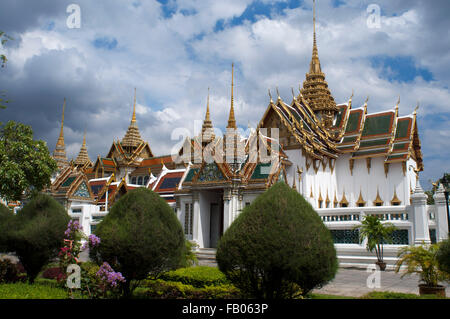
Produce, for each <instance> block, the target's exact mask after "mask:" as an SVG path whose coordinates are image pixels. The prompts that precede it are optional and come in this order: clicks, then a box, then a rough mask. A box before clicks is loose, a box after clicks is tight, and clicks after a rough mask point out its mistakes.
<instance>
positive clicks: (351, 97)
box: [350, 89, 355, 102]
mask: <svg viewBox="0 0 450 319" xmlns="http://www.w3.org/2000/svg"><path fill="white" fill-rule="evenodd" d="M354 96H355V90H354V89H352V96H350V102H351V101H352V100H353V97H354Z"/></svg>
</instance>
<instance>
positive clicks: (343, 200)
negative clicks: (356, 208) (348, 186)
mask: <svg viewBox="0 0 450 319" xmlns="http://www.w3.org/2000/svg"><path fill="white" fill-rule="evenodd" d="M339 205H341V207H348V206H349V202H348V200H347V198H346V197H345V190H344V194H343V195H342V200H341V201H340V202H339Z"/></svg>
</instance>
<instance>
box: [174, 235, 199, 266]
mask: <svg viewBox="0 0 450 319" xmlns="http://www.w3.org/2000/svg"><path fill="white" fill-rule="evenodd" d="M195 245H196V244H193V243H191V242H190V241H189V240H185V247H184V252H183V257H182V258H181V262H180V264H179V265H178V267H180V268H186V267H191V266H194V265H197V264H198V259H197V256H196V255H195V253H194V251H193V249H194V247H195Z"/></svg>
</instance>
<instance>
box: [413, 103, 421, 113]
mask: <svg viewBox="0 0 450 319" xmlns="http://www.w3.org/2000/svg"><path fill="white" fill-rule="evenodd" d="M419 107H420V102H419V101H417V106H416V108H415V109H414V115H416V114H417V111H418V110H419Z"/></svg>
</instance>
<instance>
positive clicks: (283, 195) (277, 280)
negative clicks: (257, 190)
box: [216, 183, 337, 299]
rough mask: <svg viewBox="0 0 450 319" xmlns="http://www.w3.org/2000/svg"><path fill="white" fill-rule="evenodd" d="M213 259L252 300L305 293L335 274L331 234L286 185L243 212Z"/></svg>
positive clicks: (283, 184)
mask: <svg viewBox="0 0 450 319" xmlns="http://www.w3.org/2000/svg"><path fill="white" fill-rule="evenodd" d="M216 259H217V262H218V265H219V269H220V270H221V271H222V272H223V273H225V275H226V276H227V278H228V279H229V280H230V281H231V282H232V283H233V284H234V285H235V286H237V287H238V288H240V289H241V291H242V292H243V293H244V294H246V295H248V296H249V297H254V298H267V299H278V298H295V297H296V296H298V294H299V292H300V293H301V294H302V295H306V294H307V293H308V292H309V291H311V290H312V289H314V288H316V287H318V286H320V285H322V284H325V283H327V282H328V281H330V280H331V279H333V278H334V276H335V274H336V271H337V259H336V250H335V248H334V245H333V240H332V237H331V234H330V231H329V230H328V229H327V228H326V227H325V225H324V224H323V222H322V220H321V219H320V217H319V215H318V214H317V213H316V212H315V211H314V209H313V208H312V207H311V205H310V204H309V203H308V202H306V200H305V199H304V198H303V197H302V196H301V195H300V194H298V193H297V192H296V191H294V190H293V189H291V188H290V187H289V186H287V185H286V184H285V183H277V184H276V185H274V186H273V187H272V188H270V189H269V190H267V191H266V192H265V193H263V194H261V195H260V196H259V197H258V198H256V199H255V201H254V202H253V203H252V204H251V205H250V206H247V207H246V208H245V209H244V210H243V212H242V213H241V214H240V215H239V216H238V217H237V219H236V220H235V221H234V222H233V223H232V224H231V226H230V227H229V228H228V230H227V231H226V232H225V234H224V235H223V237H222V238H221V240H220V242H219V245H218V249H217V255H216ZM300 289H301V291H300Z"/></svg>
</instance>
